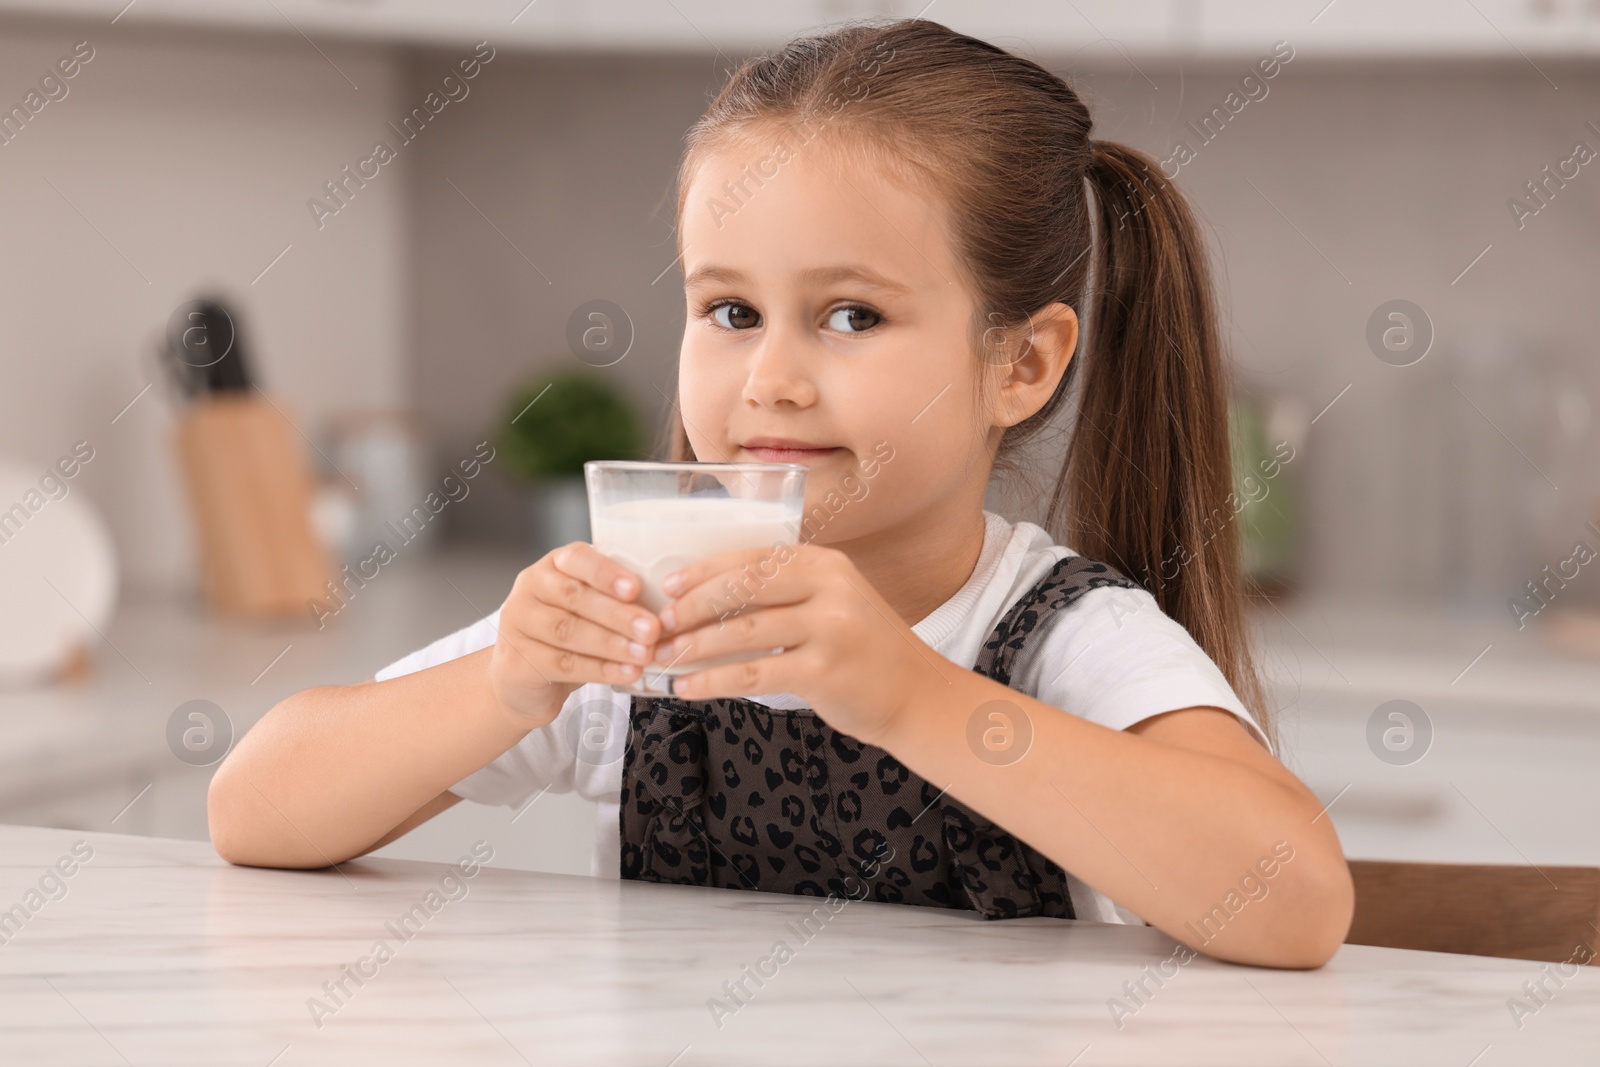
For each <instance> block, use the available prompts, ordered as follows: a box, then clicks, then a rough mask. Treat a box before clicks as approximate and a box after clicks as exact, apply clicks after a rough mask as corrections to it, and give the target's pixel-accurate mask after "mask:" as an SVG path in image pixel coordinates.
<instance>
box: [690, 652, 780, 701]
mask: <svg viewBox="0 0 1600 1067" xmlns="http://www.w3.org/2000/svg"><path fill="white" fill-rule="evenodd" d="M802 673H803V671H802V670H800V669H799V668H798V667H796V665H795V652H794V651H793V650H790V649H785V650H784V652H783V653H782V654H780V655H775V656H761V657H758V658H756V659H750V660H745V661H744V662H743V663H728V664H724V665H723V666H721V667H708V668H706V669H705V670H703V671H693V672H691V673H689V674H680V675H678V676H677V677H675V678H673V679H672V695H673V696H675V697H680V698H682V699H684V700H708V699H710V698H711V697H720V696H749V695H751V694H753V693H787V692H790V691H792V690H793V689H794V686H795V681H794V679H795V678H796V677H797V676H798V675H800V674H802Z"/></svg>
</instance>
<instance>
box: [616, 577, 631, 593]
mask: <svg viewBox="0 0 1600 1067" xmlns="http://www.w3.org/2000/svg"><path fill="white" fill-rule="evenodd" d="M612 588H613V589H615V590H616V591H617V595H618V596H627V595H628V592H629V591H630V590H631V589H632V588H633V583H632V582H630V581H628V579H626V578H618V579H617V581H616V584H615V585H613V586H612Z"/></svg>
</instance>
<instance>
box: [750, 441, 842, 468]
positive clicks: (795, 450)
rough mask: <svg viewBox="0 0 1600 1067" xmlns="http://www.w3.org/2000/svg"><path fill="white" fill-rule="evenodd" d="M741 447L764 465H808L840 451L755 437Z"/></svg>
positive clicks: (833, 448) (829, 447)
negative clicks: (807, 463)
mask: <svg viewBox="0 0 1600 1067" xmlns="http://www.w3.org/2000/svg"><path fill="white" fill-rule="evenodd" d="M739 447H740V448H742V449H744V451H746V452H748V453H749V454H750V455H752V456H754V457H755V458H756V459H758V460H760V461H761V462H763V463H806V462H809V461H814V460H818V459H821V458H822V457H824V456H828V455H832V454H833V453H835V452H838V451H840V449H839V448H838V446H824V445H812V444H807V443H806V442H804V441H795V440H791V439H788V438H783V437H753V438H751V439H750V440H749V441H748V442H746V443H745V444H743V445H740V446H739Z"/></svg>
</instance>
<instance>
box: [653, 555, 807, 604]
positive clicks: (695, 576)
mask: <svg viewBox="0 0 1600 1067" xmlns="http://www.w3.org/2000/svg"><path fill="white" fill-rule="evenodd" d="M796 548H797V546H795V545H770V546H766V547H763V548H736V549H733V550H732V551H730V552H720V553H718V554H717V555H715V556H708V557H706V558H705V559H701V560H696V561H694V562H693V563H686V564H684V565H683V566H682V567H679V568H678V569H677V570H675V571H673V572H672V573H671V574H668V575H667V576H666V577H664V578H663V579H662V580H661V591H662V592H663V593H666V594H667V595H668V596H681V595H682V593H683V591H684V590H686V589H693V588H694V587H695V586H697V585H700V584H701V583H703V582H705V581H706V580H707V579H709V578H711V577H712V576H714V575H720V574H722V573H723V572H725V571H738V570H741V569H742V568H745V567H757V566H760V565H761V564H762V562H763V561H767V564H766V566H767V569H769V570H770V569H771V568H772V567H775V566H782V565H783V563H784V562H786V561H787V560H788V559H789V558H790V557H791V556H793V555H794V552H795V550H796Z"/></svg>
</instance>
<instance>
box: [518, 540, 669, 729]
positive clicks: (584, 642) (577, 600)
mask: <svg viewBox="0 0 1600 1067" xmlns="http://www.w3.org/2000/svg"><path fill="white" fill-rule="evenodd" d="M639 590H640V583H639V578H638V576H637V575H635V574H633V573H632V572H631V571H629V570H628V569H627V568H626V567H624V566H622V565H621V564H620V563H617V562H616V561H614V560H612V559H610V558H608V557H607V556H605V555H602V554H601V552H600V551H599V549H597V548H595V547H594V546H593V545H591V544H589V543H588V542H585V541H573V542H572V543H570V544H566V545H562V546H561V547H560V548H557V549H555V550H553V551H551V552H548V553H546V554H545V555H544V556H543V557H541V558H540V559H539V561H538V562H537V563H535V564H533V565H532V566H531V567H527V568H525V569H523V571H522V572H521V573H520V574H518V575H517V580H516V582H515V583H513V585H512V587H511V593H510V595H509V596H507V597H506V600H505V603H504V604H502V605H501V607H500V629H499V636H498V637H497V638H496V639H495V645H494V655H493V657H492V659H491V660H490V665H489V683H490V687H491V689H492V690H493V692H494V695H495V697H496V699H498V700H499V702H500V704H501V706H502V707H504V708H505V709H506V710H507V711H508V712H509V713H510V714H511V715H512V717H513V718H514V719H516V720H517V721H518V723H524V722H526V723H528V724H529V729H538V728H539V727H541V726H545V725H548V724H549V723H550V722H552V721H553V720H554V719H555V717H556V716H557V715H559V714H560V713H561V705H562V704H563V703H564V702H565V701H566V699H567V697H568V696H570V695H571V694H572V693H573V692H574V691H575V690H576V689H577V688H578V687H579V686H580V685H584V684H586V683H589V682H598V683H600V684H602V685H618V686H626V685H631V684H633V683H634V681H636V680H637V679H638V677H639V675H640V672H641V671H643V670H644V667H645V665H646V664H648V663H649V662H650V660H651V658H652V657H653V655H654V649H655V643H656V641H657V640H658V639H659V638H660V636H661V620H660V619H659V618H657V617H656V615H655V613H654V612H651V611H648V610H646V609H645V608H644V607H641V606H640V605H638V604H635V603H633V602H632V601H633V600H634V598H636V597H637V596H638V595H639Z"/></svg>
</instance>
